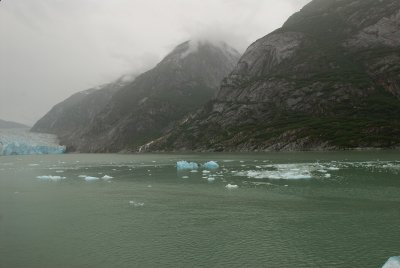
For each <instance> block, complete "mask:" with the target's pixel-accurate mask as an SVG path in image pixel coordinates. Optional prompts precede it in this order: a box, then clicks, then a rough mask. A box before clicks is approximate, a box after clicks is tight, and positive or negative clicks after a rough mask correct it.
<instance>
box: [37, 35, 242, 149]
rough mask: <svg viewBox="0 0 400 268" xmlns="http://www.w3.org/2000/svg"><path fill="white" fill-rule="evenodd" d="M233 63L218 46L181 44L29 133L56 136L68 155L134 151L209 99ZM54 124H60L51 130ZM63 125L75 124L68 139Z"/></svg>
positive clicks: (234, 56) (228, 51)
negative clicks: (135, 74)
mask: <svg viewBox="0 0 400 268" xmlns="http://www.w3.org/2000/svg"><path fill="white" fill-rule="evenodd" d="M238 59H239V54H238V52H236V50H234V49H232V48H231V47H229V46H228V45H226V44H224V43H219V44H212V43H210V42H206V41H204V42H189V41H188V42H185V43H183V44H180V45H179V46H177V47H176V48H175V49H174V50H173V51H172V52H171V53H169V54H168V55H167V56H166V57H165V58H164V59H163V60H162V61H161V62H160V63H159V64H158V65H157V66H156V67H154V68H153V69H151V70H149V71H147V72H145V73H143V74H142V75H139V76H138V77H136V79H135V80H134V81H133V82H130V83H128V84H126V85H124V86H123V87H122V88H120V89H119V90H118V91H116V92H115V93H113V94H111V95H110V96H108V97H107V98H106V99H102V100H100V101H98V100H97V99H96V98H94V95H92V94H94V93H91V94H89V95H88V97H84V99H85V100H87V102H89V100H90V101H91V103H90V105H87V102H85V103H82V101H80V99H81V97H82V96H81V95H82V93H80V94H79V95H77V96H72V97H71V98H70V99H68V100H66V101H65V102H63V103H61V104H59V105H57V106H58V107H57V106H55V107H54V108H53V110H52V111H50V112H49V114H47V115H46V116H45V117H44V118H43V119H41V120H40V121H39V122H38V123H37V124H36V125H35V126H34V128H33V129H32V130H34V131H41V132H43V131H44V132H48V133H55V134H57V135H58V136H59V138H60V140H61V143H62V144H64V145H66V146H67V148H68V150H69V151H79V152H119V151H123V150H132V149H135V148H136V147H137V146H139V145H141V144H143V143H146V142H148V141H151V140H152V139H154V138H156V137H159V136H161V135H163V134H164V133H165V132H166V131H167V130H169V129H170V128H171V127H172V126H173V125H174V123H175V122H176V121H177V120H180V119H181V118H182V117H183V116H185V115H186V114H187V113H190V112H193V111H195V110H197V109H198V108H200V107H201V106H202V105H203V104H205V103H206V102H207V101H209V100H210V99H211V98H212V97H213V96H214V95H215V93H216V91H217V89H218V87H219V85H220V82H221V80H222V79H223V78H224V77H225V76H227V75H228V74H229V73H230V72H231V71H232V70H233V68H234V67H235V65H236V63H237V61H238ZM76 99H77V101H76ZM77 102H78V103H77ZM69 103H72V106H73V108H72V109H70V111H69V112H66V111H65V108H64V107H65V106H70V105H69ZM76 103H77V104H76ZM67 104H68V105H67ZM82 114H83V115H85V116H82ZM87 115H90V116H87ZM82 117H83V119H84V120H82V121H79V120H80V119H82ZM61 118H65V120H60V119H61ZM85 118H90V120H86V119H85ZM55 119H57V120H55ZM54 122H62V123H60V124H58V125H57V126H56V125H55V123H54ZM69 122H73V126H72V127H73V128H74V126H79V127H77V128H74V129H76V130H77V131H76V132H74V133H75V134H74V135H70V131H69V129H71V126H70V125H69V124H68V123H69ZM76 122H79V123H78V124H76Z"/></svg>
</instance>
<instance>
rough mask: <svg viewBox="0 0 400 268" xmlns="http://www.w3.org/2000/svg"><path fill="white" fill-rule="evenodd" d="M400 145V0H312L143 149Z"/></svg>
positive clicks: (297, 148) (257, 149)
mask: <svg viewBox="0 0 400 268" xmlns="http://www.w3.org/2000/svg"><path fill="white" fill-rule="evenodd" d="M399 145H400V1H398V0H379V1H377V0H362V1H359V0H314V1H312V2H311V3H309V4H308V5H306V6H305V7H304V8H303V9H302V10H301V11H299V12H298V13H296V14H294V15H293V16H291V17H290V18H289V19H288V20H287V22H286V23H285V24H284V25H283V26H282V27H281V28H280V29H277V30H276V31H274V32H272V33H270V34H268V35H267V36H265V37H263V38H261V39H259V40H257V41H256V42H254V43H253V44H252V45H250V47H249V48H248V49H247V50H246V52H245V53H244V55H243V56H242V57H241V59H240V60H239V62H238V64H237V66H236V67H235V69H234V70H233V72H232V73H231V74H230V75H229V76H227V77H226V78H225V79H224V81H223V82H222V85H221V87H220V89H219V91H218V93H217V95H216V97H215V98H214V99H213V100H212V101H210V102H208V103H207V104H206V105H205V106H203V107H202V108H201V109H200V110H198V111H197V112H196V113H194V114H192V115H190V116H187V117H186V118H185V119H184V120H182V122H181V123H180V124H179V126H178V127H177V128H176V129H174V130H173V131H170V132H169V133H168V134H167V135H164V136H163V137H161V138H158V139H156V140H155V141H153V142H152V143H151V144H150V145H149V146H148V148H147V149H148V150H150V151H166V150H168V151H179V150H180V151H192V150H195V151H263V150H321V149H323V150H327V149H342V148H358V147H363V148H364V147H384V148H394V147H398V146H399Z"/></svg>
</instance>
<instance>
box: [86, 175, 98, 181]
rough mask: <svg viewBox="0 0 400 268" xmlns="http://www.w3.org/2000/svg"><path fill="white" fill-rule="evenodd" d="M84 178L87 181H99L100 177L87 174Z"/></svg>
mask: <svg viewBox="0 0 400 268" xmlns="http://www.w3.org/2000/svg"><path fill="white" fill-rule="evenodd" d="M84 179H85V181H97V180H99V178H98V177H91V176H86V177H85V178H84Z"/></svg>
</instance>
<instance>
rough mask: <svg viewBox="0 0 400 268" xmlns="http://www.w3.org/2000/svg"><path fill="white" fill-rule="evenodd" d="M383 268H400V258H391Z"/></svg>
mask: <svg viewBox="0 0 400 268" xmlns="http://www.w3.org/2000/svg"><path fill="white" fill-rule="evenodd" d="M382 268H400V256H395V257H390V258H389V259H388V261H387V262H386V263H385V264H384V265H383V266H382Z"/></svg>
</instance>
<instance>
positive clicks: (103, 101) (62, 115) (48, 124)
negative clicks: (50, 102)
mask: <svg viewBox="0 0 400 268" xmlns="http://www.w3.org/2000/svg"><path fill="white" fill-rule="evenodd" d="M131 80H132V77H131V76H123V77H121V78H119V79H117V80H116V81H114V82H111V83H108V84H104V85H101V86H99V87H96V88H91V89H88V90H84V91H81V92H78V93H75V94H74V95H72V96H71V97H69V98H67V99H66V100H64V101H62V102H60V103H59V104H57V105H55V106H54V107H53V108H52V109H51V110H50V111H49V112H48V113H47V114H46V115H45V116H44V117H42V118H41V119H40V120H39V121H38V122H36V124H35V125H34V126H33V127H32V129H31V131H32V132H38V133H50V134H56V135H57V136H58V138H59V139H60V141H61V142H62V143H63V144H68V143H69V142H70V141H73V140H75V139H79V138H80V137H81V135H82V134H83V131H84V129H85V128H86V127H87V126H88V125H89V124H90V123H91V122H92V121H93V120H94V118H95V117H96V115H97V114H98V113H99V112H100V111H101V110H102V109H103V108H104V107H105V106H106V105H107V103H108V102H109V101H110V100H111V97H112V95H113V94H114V93H115V92H117V91H118V90H119V89H121V88H122V87H124V86H125V85H127V84H128V83H130V82H131Z"/></svg>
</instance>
